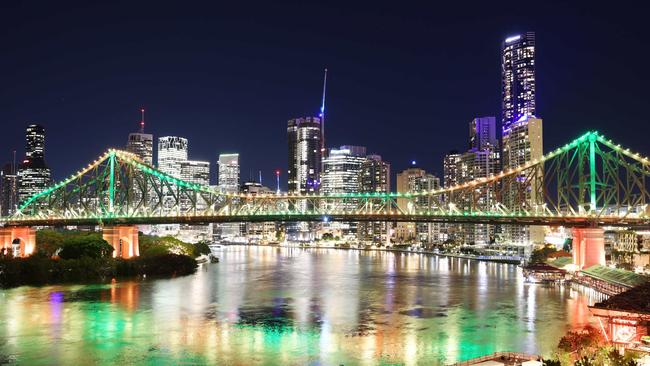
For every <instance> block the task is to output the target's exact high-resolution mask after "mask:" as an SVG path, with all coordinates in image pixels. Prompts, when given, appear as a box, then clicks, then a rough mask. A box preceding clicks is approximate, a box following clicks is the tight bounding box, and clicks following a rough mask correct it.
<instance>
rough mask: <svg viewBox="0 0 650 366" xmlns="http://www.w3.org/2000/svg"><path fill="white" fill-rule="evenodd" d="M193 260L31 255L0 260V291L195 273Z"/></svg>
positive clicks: (163, 256) (170, 256)
mask: <svg viewBox="0 0 650 366" xmlns="http://www.w3.org/2000/svg"><path fill="white" fill-rule="evenodd" d="M197 268H198V264H197V262H196V260H194V258H192V257H190V256H186V255H180V254H161V255H156V256H150V257H134V258H131V259H121V258H92V257H81V258H78V259H60V258H59V259H53V258H48V257H43V256H38V255H34V256H31V257H27V258H0V288H11V287H18V286H26V285H28V286H42V285H51V284H63V283H102V282H109V281H111V280H112V279H117V278H120V279H124V278H126V279H128V278H137V277H142V276H152V277H176V276H185V275H189V274H192V273H195V272H196V270H197Z"/></svg>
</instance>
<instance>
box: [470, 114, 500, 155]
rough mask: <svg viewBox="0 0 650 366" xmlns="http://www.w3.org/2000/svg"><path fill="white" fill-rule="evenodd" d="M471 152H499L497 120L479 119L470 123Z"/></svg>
mask: <svg viewBox="0 0 650 366" xmlns="http://www.w3.org/2000/svg"><path fill="white" fill-rule="evenodd" d="M469 149H470V150H488V149H489V150H494V151H498V150H499V139H498V137H497V127H496V118H494V117H477V118H474V119H473V120H472V122H470V123H469Z"/></svg>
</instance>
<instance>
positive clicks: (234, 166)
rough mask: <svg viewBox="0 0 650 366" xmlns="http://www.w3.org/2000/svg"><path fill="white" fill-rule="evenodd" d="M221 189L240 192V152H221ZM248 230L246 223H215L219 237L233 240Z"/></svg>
mask: <svg viewBox="0 0 650 366" xmlns="http://www.w3.org/2000/svg"><path fill="white" fill-rule="evenodd" d="M218 164H219V179H218V182H219V190H220V191H221V192H226V193H238V192H239V188H240V186H239V174H240V168H239V154H219V163H218ZM245 230H246V224H244V223H238V222H233V223H224V224H217V225H215V235H216V236H217V237H218V238H221V239H226V240H232V239H235V238H237V237H240V236H241V235H242V234H243V233H244V232H245Z"/></svg>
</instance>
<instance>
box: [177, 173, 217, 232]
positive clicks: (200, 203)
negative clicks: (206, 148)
mask: <svg viewBox="0 0 650 366" xmlns="http://www.w3.org/2000/svg"><path fill="white" fill-rule="evenodd" d="M180 166H181V177H180V178H181V179H182V180H184V181H186V182H189V183H196V184H200V185H202V186H206V187H208V186H209V185H210V162H208V161H195V160H187V161H183V162H181V163H180ZM206 208H207V202H205V201H204V200H203V199H202V198H201V197H200V196H197V198H196V210H197V211H202V210H205V209H206ZM191 209H192V204H191V202H190V201H189V200H188V199H187V198H186V197H183V198H181V211H183V212H188V211H189V210H191ZM178 238H179V239H181V240H183V241H186V242H190V243H197V242H199V241H209V240H211V239H212V224H208V225H181V226H180V232H179V236H178Z"/></svg>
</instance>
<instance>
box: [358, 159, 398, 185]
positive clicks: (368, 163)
mask: <svg viewBox="0 0 650 366" xmlns="http://www.w3.org/2000/svg"><path fill="white" fill-rule="evenodd" d="M390 188H391V185H390V163H389V162H387V161H383V160H382V159H381V156H379V155H367V156H366V160H365V161H364V162H363V164H361V192H381V193H388V192H390Z"/></svg>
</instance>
